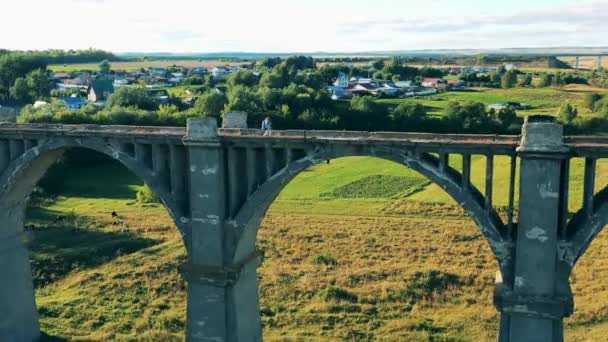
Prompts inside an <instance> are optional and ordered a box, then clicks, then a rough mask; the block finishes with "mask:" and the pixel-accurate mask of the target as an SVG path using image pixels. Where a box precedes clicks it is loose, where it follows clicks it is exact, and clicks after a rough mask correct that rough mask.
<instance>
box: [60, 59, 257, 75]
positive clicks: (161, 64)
mask: <svg viewBox="0 0 608 342" xmlns="http://www.w3.org/2000/svg"><path fill="white" fill-rule="evenodd" d="M246 63H248V62H247V61H238V62H235V61H231V60H219V59H215V60H157V61H136V62H112V64H111V65H112V70H125V71H135V70H139V69H142V68H143V69H147V68H168V67H171V66H180V67H184V68H188V69H192V68H196V67H205V68H208V69H212V68H214V67H216V66H220V65H241V64H246ZM48 68H49V69H50V70H52V71H53V72H72V71H83V70H90V71H96V70H99V63H82V64H52V65H49V67H48Z"/></svg>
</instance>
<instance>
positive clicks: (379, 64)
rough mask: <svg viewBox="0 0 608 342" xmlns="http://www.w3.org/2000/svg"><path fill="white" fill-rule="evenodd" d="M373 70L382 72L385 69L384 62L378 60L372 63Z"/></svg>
mask: <svg viewBox="0 0 608 342" xmlns="http://www.w3.org/2000/svg"><path fill="white" fill-rule="evenodd" d="M372 68H374V69H376V70H382V69H383V68H384V60H383V59H378V60H375V61H373V62H372Z"/></svg>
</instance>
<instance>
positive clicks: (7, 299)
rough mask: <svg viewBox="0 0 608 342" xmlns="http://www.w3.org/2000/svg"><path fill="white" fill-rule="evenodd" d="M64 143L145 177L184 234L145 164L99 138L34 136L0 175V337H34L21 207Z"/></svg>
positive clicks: (36, 330)
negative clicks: (7, 277) (0, 278)
mask: <svg viewBox="0 0 608 342" xmlns="http://www.w3.org/2000/svg"><path fill="white" fill-rule="evenodd" d="M70 148H84V149H88V150H92V151H96V152H98V153H102V154H105V155H108V156H110V157H112V158H114V159H115V160H117V161H118V162H120V163H121V164H123V165H124V166H125V167H126V168H127V169H128V170H129V171H131V172H132V173H133V174H134V175H135V176H137V177H139V178H140V179H142V180H143V181H145V182H146V183H147V184H148V185H149V186H150V187H151V188H152V190H153V191H155V192H156V193H157V195H158V196H159V197H160V198H161V200H162V202H163V203H164V205H165V207H166V208H167V210H168V212H169V214H170V215H171V217H172V218H173V221H174V222H175V224H176V225H177V226H178V229H179V230H180V232H181V233H182V236H183V237H184V238H185V233H186V232H187V230H186V228H187V227H186V226H185V223H184V222H181V221H180V220H176V218H177V216H176V215H177V214H178V213H179V211H177V210H178V207H177V206H176V204H175V203H174V200H173V199H172V197H171V195H170V193H169V192H168V191H167V189H166V188H165V186H163V184H162V182H161V181H160V179H159V177H157V175H156V174H155V173H154V172H153V171H152V170H150V169H149V168H148V167H147V166H146V165H144V164H142V163H141V162H138V161H137V160H136V159H135V158H133V157H131V156H130V155H129V154H127V153H125V152H122V151H120V150H119V149H118V148H117V147H115V146H113V145H112V144H110V143H109V142H107V141H105V140H103V139H98V138H92V139H78V138H69V137H65V138H58V139H57V138H53V139H49V140H39V141H38V144H37V145H36V146H33V147H30V148H29V149H27V150H25V151H24V152H23V153H22V154H21V155H20V156H19V157H17V158H15V159H14V160H13V161H11V162H10V163H9V165H8V166H7V168H6V169H5V170H4V171H3V172H2V173H1V174H0V184H2V187H1V188H0V198H1V199H2V201H0V269H1V270H2V271H3V272H5V274H10V275H11V281H3V282H0V317H3V319H0V339H4V340H9V341H35V340H37V339H38V337H39V334H40V332H39V329H40V326H39V322H38V311H37V307H36V303H35V296H34V288H33V282H32V274H31V268H30V264H29V252H28V250H27V248H26V246H25V244H24V243H23V242H24V240H27V235H28V232H26V231H25V230H24V221H25V211H26V207H27V201H28V198H29V195H30V193H31V191H32V190H33V188H34V186H35V185H36V184H37V183H38V181H39V180H40V179H41V178H42V177H43V176H44V174H45V172H46V171H47V170H48V168H49V167H50V166H51V165H52V164H54V163H55V162H56V161H57V160H58V159H59V158H60V157H61V156H62V155H63V152H64V151H65V150H67V149H70ZM185 245H186V250H188V244H187V243H186V244H185Z"/></svg>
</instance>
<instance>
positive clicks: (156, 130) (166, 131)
mask: <svg viewBox="0 0 608 342" xmlns="http://www.w3.org/2000/svg"><path fill="white" fill-rule="evenodd" d="M185 135H186V128H185V127H155V126H120V125H111V126H110V125H108V126H102V125H57V124H27V125H21V124H13V123H2V124H0V137H2V136H4V137H11V138H31V137H39V138H41V137H46V136H53V137H57V136H70V137H111V138H131V139H132V138H138V137H141V138H165V139H167V138H168V139H170V140H174V139H175V140H181V139H182V138H183V137H184V136H185ZM219 138H220V139H221V140H224V141H226V142H235V143H237V142H239V141H248V142H252V141H257V142H259V143H262V144H264V143H280V142H281V141H282V142H287V141H291V142H301V143H307V142H335V143H354V144H363V143H387V144H394V145H404V146H411V145H416V146H429V147H431V146H432V147H437V146H446V147H448V146H449V147H454V148H457V147H461V148H465V149H469V148H473V147H485V148H486V150H488V149H489V150H491V152H492V153H497V154H512V153H514V152H515V149H516V147H517V146H518V144H519V139H520V137H519V136H515V135H490V134H436V133H401V132H358V131H311V130H275V131H272V134H271V135H270V136H263V135H262V132H261V131H260V130H257V129H219ZM565 141H566V144H567V145H568V146H569V147H570V148H571V149H572V151H573V153H574V155H576V156H582V157H591V158H605V157H608V136H570V137H565ZM487 152H488V151H482V150H480V151H479V153H482V154H483V153H487Z"/></svg>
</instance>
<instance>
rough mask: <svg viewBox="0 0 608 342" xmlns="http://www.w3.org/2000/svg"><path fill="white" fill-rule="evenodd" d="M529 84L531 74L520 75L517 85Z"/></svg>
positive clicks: (530, 82) (525, 85) (524, 85)
mask: <svg viewBox="0 0 608 342" xmlns="http://www.w3.org/2000/svg"><path fill="white" fill-rule="evenodd" d="M531 85H532V76H531V75H526V76H524V77H522V78H521V79H520V80H519V82H518V86H520V87H529V86H531Z"/></svg>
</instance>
